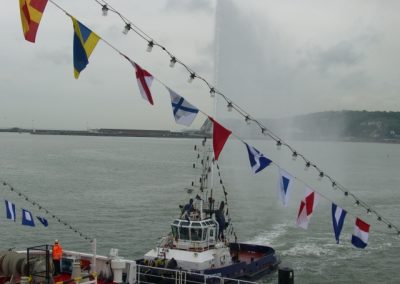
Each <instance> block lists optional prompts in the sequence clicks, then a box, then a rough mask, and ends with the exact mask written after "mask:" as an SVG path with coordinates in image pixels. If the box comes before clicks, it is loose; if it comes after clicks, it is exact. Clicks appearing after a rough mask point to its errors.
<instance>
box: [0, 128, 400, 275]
mask: <svg viewBox="0 0 400 284" xmlns="http://www.w3.org/2000/svg"><path fill="white" fill-rule="evenodd" d="M252 143H253V145H254V146H256V147H257V148H258V149H259V150H261V151H262V152H263V153H264V154H265V155H267V156H268V157H270V158H271V159H272V160H273V161H275V162H276V163H278V164H279V165H280V166H281V167H282V168H284V169H286V170H288V171H290V172H291V173H293V174H294V175H296V176H297V177H299V178H301V179H302V180H304V181H305V182H307V184H308V185H309V186H310V187H312V188H314V189H316V190H318V191H319V192H321V193H323V194H324V195H325V196H326V197H328V198H329V199H331V200H334V201H335V202H337V204H339V205H340V206H342V207H344V208H345V209H347V210H348V211H350V213H351V214H353V216H348V217H347V219H346V223H345V227H344V229H343V233H342V238H341V240H342V242H341V244H340V245H336V243H335V240H334V237H333V233H332V228H331V227H332V224H331V215H330V214H331V213H330V202H329V201H326V200H324V199H322V200H321V201H320V202H319V204H318V206H317V208H316V212H315V214H314V215H313V217H312V218H311V221H310V226H309V229H308V230H307V231H305V230H302V229H300V228H297V227H296V225H295V219H296V214H297V210H298V206H299V201H300V199H301V198H302V196H303V194H304V185H303V184H301V183H296V185H295V186H294V188H293V195H292V198H291V203H290V206H289V207H288V208H283V207H282V206H281V205H280V204H279V203H278V202H277V198H276V184H277V181H276V179H277V168H276V167H274V166H272V167H270V168H267V169H266V170H264V171H263V172H261V173H259V174H257V175H253V174H252V173H251V171H250V168H249V165H248V160H247V159H248V158H247V153H246V150H245V148H244V146H243V145H242V144H241V143H240V142H238V141H234V140H232V141H228V144H227V145H226V148H225V149H224V151H223V153H222V155H221V162H220V164H221V168H222V176H223V180H224V183H225V185H226V186H227V190H228V192H229V194H228V198H229V202H230V203H229V205H230V212H231V215H232V221H233V223H234V227H235V230H236V232H237V235H238V237H239V240H240V241H250V242H255V243H260V244H268V245H271V246H273V247H274V248H275V249H276V251H277V253H278V254H279V255H280V256H281V259H282V262H283V264H284V265H288V266H290V267H292V268H293V269H294V270H295V283H376V282H382V283H400V275H399V271H398V269H399V267H400V266H399V263H400V238H399V236H397V234H395V233H394V232H393V231H390V230H388V229H387V228H386V227H385V226H384V225H382V224H380V223H379V222H377V221H376V218H375V217H374V216H367V215H366V214H365V212H364V211H365V210H361V209H360V208H357V207H355V206H354V205H353V203H354V202H353V201H352V200H351V199H350V198H349V197H344V196H343V194H341V193H340V192H339V191H334V190H332V188H331V185H330V184H329V183H328V182H327V181H324V180H322V181H318V179H317V174H316V173H315V172H313V171H312V170H309V171H304V165H303V164H302V163H301V162H300V161H292V160H291V157H290V153H288V152H285V150H284V149H282V150H280V151H278V150H277V149H276V147H275V146H274V144H273V143H272V142H266V141H252ZM194 144H198V145H199V144H200V141H196V140H186V139H182V140H177V139H149V138H115V137H70V136H35V135H28V134H6V133H3V134H0V178H1V179H2V180H5V181H7V182H9V183H10V184H12V185H13V186H14V187H15V188H16V189H18V190H19V191H21V192H23V193H25V194H26V195H28V196H30V197H31V198H32V199H33V200H35V201H37V202H38V203H40V204H41V205H43V206H44V207H46V208H47V209H48V210H50V211H51V212H52V213H54V214H55V215H57V216H58V217H60V218H61V219H63V220H65V221H67V222H68V223H69V224H71V225H72V226H75V227H77V228H79V230H80V231H82V232H83V233H85V234H88V235H90V236H93V237H95V238H96V239H97V244H98V248H97V249H98V253H101V254H107V253H108V251H109V249H110V248H119V254H120V255H121V256H124V257H127V258H137V257H140V256H142V255H143V253H145V252H146V251H147V250H149V249H150V248H152V247H154V246H155V244H156V243H157V242H158V240H159V237H161V236H162V235H165V234H166V233H167V232H168V230H169V223H170V221H171V220H172V219H173V218H175V217H176V216H177V215H178V204H183V203H185V202H186V201H187V200H188V198H189V195H188V194H187V193H186V191H185V189H184V188H185V187H186V186H188V185H189V184H190V183H191V181H192V180H194V179H195V178H196V177H197V176H196V174H197V171H195V170H193V169H192V163H193V162H194V161H195V158H196V154H195V153H194V151H193V146H194ZM293 144H294V145H295V146H297V149H298V150H299V151H300V152H302V153H305V154H306V155H307V157H308V158H310V159H311V160H312V161H314V162H316V163H317V164H318V165H319V166H320V167H321V168H322V169H324V170H325V171H326V172H327V173H329V174H331V175H332V176H334V177H335V178H336V179H337V180H338V181H339V182H341V183H342V184H343V185H345V186H347V187H348V188H349V190H351V191H352V192H353V193H355V194H356V195H358V196H359V197H360V198H361V199H363V200H364V201H366V202H368V203H369V204H371V205H372V206H373V207H374V208H375V209H377V210H378V211H380V212H381V214H383V215H384V216H386V217H388V218H390V219H391V220H392V221H393V222H394V223H396V224H399V223H400V222H399V221H398V217H399V213H400V190H399V184H400V174H399V169H400V146H399V145H391V144H373V143H338V142H295V143H293ZM217 183H218V181H217ZM215 191H217V192H221V191H220V190H218V189H216V190H215ZM1 196H2V197H3V199H7V200H10V201H12V202H14V203H15V204H16V206H17V210H20V208H25V209H28V210H31V211H32V213H33V214H34V215H43V214H44V213H43V211H39V209H38V208H35V207H34V206H32V205H31V204H30V203H29V202H27V201H25V200H24V199H22V198H21V197H19V196H18V195H17V194H15V193H14V192H10V191H9V190H8V189H7V187H5V186H3V185H1ZM1 202H4V201H1ZM3 212H4V211H3ZM18 213H19V211H18ZM354 216H360V217H361V218H363V219H364V220H366V221H367V222H369V223H370V224H371V231H370V240H369V244H368V247H367V249H365V250H359V249H355V248H353V247H352V246H351V244H350V242H349V239H350V236H351V233H352V231H353V222H354ZM19 217H20V216H19ZM47 218H48V219H49V223H50V225H49V227H48V228H44V227H42V226H40V225H39V224H37V226H36V227H34V228H30V227H26V226H22V225H20V219H18V220H17V222H16V223H13V222H10V221H9V220H7V219H6V218H5V212H4V215H1V214H0V226H1V230H2V234H1V235H2V236H1V241H0V244H1V245H0V249H8V248H10V247H17V248H20V249H21V248H25V247H27V246H34V245H41V244H46V243H52V241H53V240H54V239H55V238H57V239H59V240H60V241H61V242H62V244H63V246H64V248H65V249H70V250H84V251H87V252H90V251H91V247H90V245H89V244H88V243H87V242H86V241H85V240H83V239H81V238H80V237H79V236H77V235H76V234H75V233H74V232H72V231H70V230H69V229H67V228H66V226H64V225H62V224H58V222H56V221H55V220H54V219H52V218H51V216H47ZM263 281H265V282H272V283H276V281H277V279H276V274H275V275H272V276H267V277H266V278H264V279H263Z"/></svg>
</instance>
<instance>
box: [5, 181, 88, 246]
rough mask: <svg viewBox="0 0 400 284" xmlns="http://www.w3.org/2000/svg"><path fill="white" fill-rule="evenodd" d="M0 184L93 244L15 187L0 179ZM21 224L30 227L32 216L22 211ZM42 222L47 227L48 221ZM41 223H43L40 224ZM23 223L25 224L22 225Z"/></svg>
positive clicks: (82, 234) (85, 236)
mask: <svg viewBox="0 0 400 284" xmlns="http://www.w3.org/2000/svg"><path fill="white" fill-rule="evenodd" d="M0 184H1V185H3V186H4V187H6V188H8V189H9V190H10V191H11V192H14V193H15V194H17V195H18V196H19V197H21V198H23V199H24V200H25V201H27V202H29V203H30V204H31V205H32V206H34V207H36V208H38V209H39V211H44V212H45V213H46V214H47V215H49V216H51V217H52V218H53V219H55V220H57V221H58V223H60V224H63V225H64V226H65V227H66V228H68V229H69V230H71V231H73V232H74V233H76V234H78V235H79V236H80V237H81V238H83V239H85V240H86V241H89V242H90V243H92V242H93V240H94V238H92V237H89V236H88V235H85V234H84V233H82V232H81V231H79V230H78V229H77V228H75V227H73V226H71V225H70V224H68V223H67V222H65V221H63V220H62V219H60V218H58V217H57V216H56V215H55V214H52V213H51V212H50V211H49V210H48V209H47V208H45V207H44V206H42V205H40V204H39V203H38V202H36V201H33V200H32V199H31V198H30V197H28V196H27V195H26V194H24V193H22V192H20V191H18V190H17V189H15V187H13V186H12V185H11V184H10V183H8V182H6V181H5V180H2V179H0ZM22 213H23V214H22V220H23V221H22V223H23V225H27V226H32V223H33V224H34V221H33V217H32V218H30V217H31V216H32V214H30V212H29V211H27V210H26V209H22ZM37 218H38V219H39V217H37ZM40 218H41V219H42V220H40V219H39V221H40V222H41V223H42V224H43V225H44V226H45V227H47V226H46V224H47V225H48V221H47V220H46V219H45V218H43V217H40ZM42 221H43V222H42ZM24 223H25V224H24Z"/></svg>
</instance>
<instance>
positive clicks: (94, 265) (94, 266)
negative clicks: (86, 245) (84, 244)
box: [91, 238, 97, 283]
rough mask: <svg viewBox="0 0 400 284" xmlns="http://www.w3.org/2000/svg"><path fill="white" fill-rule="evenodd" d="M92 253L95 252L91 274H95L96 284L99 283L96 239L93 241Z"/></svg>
mask: <svg viewBox="0 0 400 284" xmlns="http://www.w3.org/2000/svg"><path fill="white" fill-rule="evenodd" d="M92 251H93V259H92V265H91V270H92V271H91V272H92V273H94V275H95V276H94V280H95V283H97V271H96V253H97V242H96V238H94V239H93V240H92Z"/></svg>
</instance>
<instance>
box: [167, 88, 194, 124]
mask: <svg viewBox="0 0 400 284" xmlns="http://www.w3.org/2000/svg"><path fill="white" fill-rule="evenodd" d="M167 89H168V91H169V94H170V96H171V105H172V112H173V114H174V118H175V121H176V123H178V124H182V125H186V126H190V125H191V124H192V122H193V120H194V119H195V118H196V115H197V113H198V112H199V109H198V108H196V107H195V106H193V105H192V104H190V103H189V102H188V101H187V100H185V99H184V98H183V97H181V96H180V95H178V94H177V93H175V92H174V91H173V90H171V89H170V88H168V87H167Z"/></svg>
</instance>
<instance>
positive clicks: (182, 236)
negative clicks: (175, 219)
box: [179, 227, 190, 240]
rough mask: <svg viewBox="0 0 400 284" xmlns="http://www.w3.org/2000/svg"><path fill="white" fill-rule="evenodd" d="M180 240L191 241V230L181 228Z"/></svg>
mask: <svg viewBox="0 0 400 284" xmlns="http://www.w3.org/2000/svg"><path fill="white" fill-rule="evenodd" d="M179 239H181V240H189V239H190V238H189V228H187V227H180V228H179Z"/></svg>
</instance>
